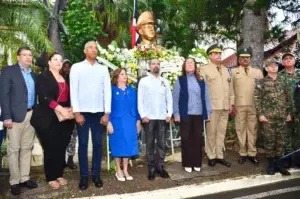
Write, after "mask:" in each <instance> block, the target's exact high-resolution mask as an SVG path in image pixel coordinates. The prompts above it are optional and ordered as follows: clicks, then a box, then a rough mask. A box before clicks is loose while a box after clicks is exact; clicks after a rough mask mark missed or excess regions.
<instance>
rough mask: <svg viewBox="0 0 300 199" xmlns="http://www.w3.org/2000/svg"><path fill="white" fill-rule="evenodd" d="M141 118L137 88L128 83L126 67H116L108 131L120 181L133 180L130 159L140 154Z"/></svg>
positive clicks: (117, 176)
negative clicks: (129, 169) (139, 134)
mask: <svg viewBox="0 0 300 199" xmlns="http://www.w3.org/2000/svg"><path fill="white" fill-rule="evenodd" d="M139 119H140V118H139V114H138V111H137V92H136V89H135V88H133V87H131V86H129V85H127V74H126V71H125V69H120V68H119V69H116V70H115V71H114V72H113V76H112V103H111V113H110V122H109V123H108V125H107V131H108V133H109V145H110V150H111V155H112V157H113V158H114V160H115V163H116V168H117V171H116V174H115V176H116V178H117V179H118V180H119V181H125V180H133V178H132V176H130V175H129V173H128V160H129V158H130V157H133V156H137V155H138V132H139V130H140V128H141V126H140V120H139ZM122 160H123V171H122V170H121V161H122Z"/></svg>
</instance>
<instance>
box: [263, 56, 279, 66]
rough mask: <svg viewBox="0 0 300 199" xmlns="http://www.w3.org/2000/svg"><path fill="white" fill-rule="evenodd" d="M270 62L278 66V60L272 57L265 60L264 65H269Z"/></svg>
mask: <svg viewBox="0 0 300 199" xmlns="http://www.w3.org/2000/svg"><path fill="white" fill-rule="evenodd" d="M271 64H276V65H277V66H278V64H279V63H278V61H277V60H276V59H274V58H271V59H268V60H267V61H266V62H265V67H268V66H270V65H271Z"/></svg>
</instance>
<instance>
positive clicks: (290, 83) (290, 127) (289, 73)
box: [278, 53, 300, 168]
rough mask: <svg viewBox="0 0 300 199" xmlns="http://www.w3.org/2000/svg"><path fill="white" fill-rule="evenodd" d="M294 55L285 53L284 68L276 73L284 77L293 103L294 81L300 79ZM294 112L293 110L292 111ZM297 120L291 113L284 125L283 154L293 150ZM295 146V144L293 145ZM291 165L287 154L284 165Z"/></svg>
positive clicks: (290, 159) (283, 57)
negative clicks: (288, 120) (290, 119)
mask: <svg viewBox="0 0 300 199" xmlns="http://www.w3.org/2000/svg"><path fill="white" fill-rule="evenodd" d="M295 63H296V60H295V55H294V54H292V53H285V54H283V56H282V65H283V66H284V69H283V70H282V71H280V72H279V73H278V75H279V76H280V77H282V78H283V79H284V82H285V83H286V86H287V87H288V89H289V94H290V97H291V98H292V102H293V103H292V104H293V105H294V104H295V103H294V91H295V87H296V82H298V81H299V80H300V71H299V70H298V69H296V68H295ZM293 110H295V107H293ZM293 113H294V111H293ZM297 120H299V118H297V117H295V115H294V114H292V121H290V122H287V124H286V127H285V154H288V153H290V152H292V151H293V143H292V140H294V138H295V135H296V133H297V132H296V127H297V123H299V122H297ZM294 147H295V146H294ZM291 165H292V157H291V156H289V157H287V158H285V167H286V168H290V167H291Z"/></svg>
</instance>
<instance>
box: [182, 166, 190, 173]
mask: <svg viewBox="0 0 300 199" xmlns="http://www.w3.org/2000/svg"><path fill="white" fill-rule="evenodd" d="M184 170H185V171H186V172H189V173H192V168H191V167H184Z"/></svg>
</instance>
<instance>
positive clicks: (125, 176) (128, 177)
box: [123, 172, 133, 180]
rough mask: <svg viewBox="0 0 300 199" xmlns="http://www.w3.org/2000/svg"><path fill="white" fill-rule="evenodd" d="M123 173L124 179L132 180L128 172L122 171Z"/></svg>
mask: <svg viewBox="0 0 300 199" xmlns="http://www.w3.org/2000/svg"><path fill="white" fill-rule="evenodd" d="M123 174H124V178H125V179H126V180H133V177H132V176H131V175H129V174H128V173H126V174H127V175H126V174H125V172H123Z"/></svg>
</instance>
